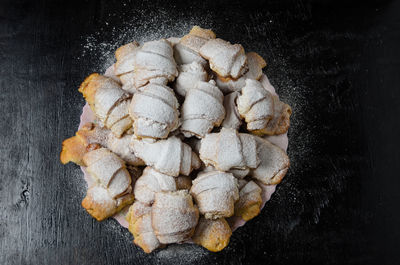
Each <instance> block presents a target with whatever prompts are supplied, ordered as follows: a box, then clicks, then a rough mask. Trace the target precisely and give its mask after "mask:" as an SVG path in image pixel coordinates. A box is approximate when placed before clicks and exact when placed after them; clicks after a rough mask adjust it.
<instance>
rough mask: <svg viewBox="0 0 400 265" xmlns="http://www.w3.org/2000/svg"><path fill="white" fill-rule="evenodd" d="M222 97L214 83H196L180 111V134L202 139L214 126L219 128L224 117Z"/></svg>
mask: <svg viewBox="0 0 400 265" xmlns="http://www.w3.org/2000/svg"><path fill="white" fill-rule="evenodd" d="M223 98H224V95H223V94H222V92H221V91H220V90H219V89H218V87H217V86H216V85H215V82H214V81H210V82H201V81H200V82H197V83H196V85H195V86H194V88H192V89H190V90H189V91H188V92H187V94H186V98H185V102H184V103H183V106H182V110H181V115H182V117H181V120H182V125H181V128H180V130H181V132H182V133H183V135H185V136H186V137H190V136H194V135H195V136H197V137H199V138H203V137H204V136H205V135H206V134H207V133H209V132H210V131H211V130H212V128H214V126H216V127H217V126H219V125H220V124H221V122H222V120H223V119H224V117H225V109H224V106H223V105H222V104H223Z"/></svg>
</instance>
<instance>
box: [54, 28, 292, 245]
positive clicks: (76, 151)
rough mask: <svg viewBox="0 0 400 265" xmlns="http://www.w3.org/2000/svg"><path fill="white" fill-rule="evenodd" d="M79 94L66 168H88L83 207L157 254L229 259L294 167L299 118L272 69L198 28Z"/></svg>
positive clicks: (93, 80)
mask: <svg viewBox="0 0 400 265" xmlns="http://www.w3.org/2000/svg"><path fill="white" fill-rule="evenodd" d="M115 57H116V62H115V63H114V64H113V65H111V66H110V67H109V68H108V69H107V71H106V72H105V73H104V74H103V75H101V74H98V73H93V74H91V75H89V76H88V77H87V78H86V79H85V80H84V81H83V83H82V84H81V86H80V87H79V92H80V93H82V95H83V97H84V98H85V100H86V102H87V103H86V105H85V106H84V108H83V112H82V115H81V123H80V126H79V128H78V131H77V132H76V135H75V136H73V137H71V138H68V139H66V140H64V142H63V144H62V151H61V154H60V160H61V162H62V163H63V164H66V163H68V162H73V163H75V164H77V165H80V166H81V169H82V171H83V175H84V177H85V180H86V181H87V184H88V189H87V193H86V196H85V198H84V199H83V201H82V206H83V207H84V208H85V209H86V211H87V212H88V213H89V214H90V215H91V216H92V217H93V218H95V219H96V220H98V221H102V220H105V219H107V218H110V217H114V218H115V219H117V221H118V222H119V223H120V224H121V225H122V226H124V227H126V228H128V230H129V231H130V232H131V233H132V235H133V237H134V241H133V242H134V243H135V244H136V245H137V246H139V247H140V248H142V249H143V251H145V252H146V253H150V252H152V251H154V250H156V249H158V248H161V247H164V246H166V245H168V244H173V243H190V244H193V243H194V244H199V245H201V246H203V247H204V248H206V249H208V250H210V251H213V252H216V251H221V250H222V249H224V248H225V247H226V246H227V245H228V243H229V239H230V237H231V235H232V232H233V231H235V230H236V229H237V228H238V227H240V226H242V225H244V224H245V222H246V221H249V220H251V219H252V218H254V217H255V216H257V215H258V214H259V213H260V211H261V209H262V208H263V207H264V205H265V203H266V202H267V201H268V200H269V199H270V197H271V195H272V193H273V192H274V191H275V187H276V185H277V184H278V183H279V182H280V181H281V180H282V178H283V177H284V176H285V174H286V173H287V171H288V168H289V158H288V156H287V154H286V149H287V146H288V137H287V131H288V129H289V123H290V115H291V112H292V110H291V108H290V106H289V105H287V104H285V103H284V102H282V101H280V99H279V97H278V95H277V94H276V93H275V90H274V88H273V86H272V85H271V84H270V82H269V81H268V78H267V77H266V76H265V75H264V74H263V71H262V70H263V68H264V67H265V66H266V62H265V60H264V59H263V58H262V57H261V56H260V55H258V54H257V53H255V52H245V51H244V49H243V47H242V45H240V44H231V43H230V42H228V41H226V40H223V39H220V38H217V37H216V35H215V33H214V32H213V31H211V30H209V29H202V28H200V27H198V26H194V27H193V28H192V29H191V31H190V32H189V33H188V34H187V35H185V36H183V37H181V38H175V37H172V38H168V39H160V40H154V41H149V42H145V43H142V44H139V43H137V42H131V43H128V44H126V45H124V46H122V47H120V48H118V49H117V50H116V51H115Z"/></svg>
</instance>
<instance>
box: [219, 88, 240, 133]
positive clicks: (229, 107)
mask: <svg viewBox="0 0 400 265" xmlns="http://www.w3.org/2000/svg"><path fill="white" fill-rule="evenodd" d="M239 95H240V94H239V92H236V91H234V92H232V93H229V94H227V95H225V97H224V108H225V112H226V115H225V119H224V120H223V121H222V124H221V126H222V127H224V128H231V129H235V130H239V128H240V126H241V125H242V119H241V118H240V115H239V112H238V109H237V106H236V99H237V97H238V96H239Z"/></svg>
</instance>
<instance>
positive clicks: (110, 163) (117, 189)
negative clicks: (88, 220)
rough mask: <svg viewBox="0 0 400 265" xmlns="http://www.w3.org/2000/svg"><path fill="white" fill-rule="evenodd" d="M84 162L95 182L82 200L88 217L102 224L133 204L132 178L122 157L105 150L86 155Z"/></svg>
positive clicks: (101, 149) (97, 150)
mask: <svg viewBox="0 0 400 265" xmlns="http://www.w3.org/2000/svg"><path fill="white" fill-rule="evenodd" d="M83 161H84V163H85V165H86V166H87V167H86V170H87V172H88V173H89V174H90V176H91V177H92V178H93V179H94V180H95V182H94V185H93V186H92V187H89V189H88V191H87V194H86V197H85V198H84V199H83V201H82V206H83V208H85V209H86V210H87V211H88V213H89V214H90V215H92V216H93V217H94V218H96V219H97V220H98V221H101V220H104V219H106V218H108V217H110V216H112V215H114V214H116V213H117V212H119V211H120V210H122V209H123V208H124V207H125V206H127V205H129V204H131V203H132V202H133V200H134V196H133V193H132V186H131V182H132V180H131V176H130V175H129V172H128V170H127V169H126V167H125V163H124V161H122V159H121V158H119V157H118V156H117V155H115V154H114V153H112V152H111V151H110V150H108V149H106V148H99V149H96V150H93V151H90V152H88V153H86V154H85V155H84V156H83Z"/></svg>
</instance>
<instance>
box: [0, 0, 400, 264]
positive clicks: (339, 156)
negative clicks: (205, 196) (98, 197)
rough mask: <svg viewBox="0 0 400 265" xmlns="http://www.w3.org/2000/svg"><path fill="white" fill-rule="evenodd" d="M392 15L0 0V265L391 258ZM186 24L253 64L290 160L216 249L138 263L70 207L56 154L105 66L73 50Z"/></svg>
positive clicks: (379, 8) (241, 5)
mask: <svg viewBox="0 0 400 265" xmlns="http://www.w3.org/2000/svg"><path fill="white" fill-rule="evenodd" d="M155 7H157V8H155ZM399 13H400V1H391V2H378V1H376V2H375V1H369V2H365V1H363V2H362V3H361V4H360V3H357V2H351V3H348V2H347V1H346V2H345V1H339V2H338V1H327V0H326V1H322V2H321V1H268V2H265V1H250V2H247V1H230V2H229V4H228V3H227V2H222V1H202V2H198V3H191V4H190V5H188V2H187V1H176V2H173V3H166V2H163V1H151V2H146V1H144V2H131V1H123V2H120V1H79V2H78V1H77V2H74V1H50V0H47V1H45V0H44V1H25V0H17V1H11V0H9V1H7V0H6V1H1V3H0V89H1V93H0V104H1V105H0V106H1V110H0V114H1V116H0V150H1V151H0V161H2V162H1V163H0V174H1V177H0V264H111V265H113V264H377V263H379V264H399V263H400V256H399V253H398V251H397V248H398V245H399V237H400V231H399V229H398V228H397V225H398V223H399V222H400V214H399V211H398V205H399V203H400V193H399V192H398V187H399V184H400V179H399V178H398V175H399V174H398V172H400V163H399V161H400V153H399V150H398V147H399V144H400V141H399V139H398V138H397V137H398V136H399V135H400V126H399V123H398V117H399V114H400V104H399V102H400V92H399V89H398V84H399V83H400V80H399V79H400V75H399V72H400V52H399V50H398V47H399V45H400V20H399V16H398V14H399ZM185 19H186V20H187V21H188V23H186V24H185V25H186V26H187V27H189V26H191V25H190V24H191V23H196V24H200V25H204V26H208V27H212V28H213V29H214V30H215V32H216V33H217V35H218V36H221V37H222V38H224V39H227V40H230V41H231V42H239V43H242V44H243V46H244V47H245V49H248V50H252V51H257V52H258V53H260V54H261V55H262V56H263V57H264V58H265V59H266V61H267V63H268V66H267V68H266V73H267V75H268V76H269V78H270V80H271V82H272V84H273V85H274V86H275V87H276V89H277V91H278V93H279V94H280V95H281V98H282V100H283V101H286V102H288V103H289V104H290V105H291V106H292V108H293V112H294V114H293V116H292V127H291V129H290V131H289V139H290V143H289V156H290V157H291V160H292V165H291V168H290V171H289V173H288V175H287V177H286V178H285V179H284V181H283V182H282V183H281V184H280V185H279V186H278V189H277V191H276V193H275V194H274V195H273V197H272V199H271V201H269V202H268V203H267V205H266V207H265V208H264V210H263V211H262V213H261V214H260V216H258V217H256V218H255V219H254V220H252V221H250V222H249V223H247V224H246V225H245V226H244V227H243V228H240V229H239V230H238V231H236V232H235V233H234V235H233V236H232V239H231V243H230V245H229V246H228V247H227V248H226V249H225V250H223V251H222V252H220V253H209V252H207V251H205V250H204V249H202V248H200V247H198V246H194V245H172V246H169V247H168V248H166V249H163V250H159V251H156V252H155V253H152V254H150V255H147V254H145V253H143V252H142V251H141V250H140V249H139V248H137V247H136V246H134V245H133V244H132V237H131V235H130V234H129V232H128V231H127V230H126V229H124V228H122V227H120V226H119V225H117V223H116V221H114V220H107V221H104V222H102V223H98V222H96V221H95V220H93V219H92V218H91V217H90V216H89V215H88V214H87V213H86V212H85V211H84V210H83V209H82V207H81V206H80V202H81V200H82V198H83V196H84V193H85V189H86V187H85V182H84V180H83V178H82V173H81V171H80V169H79V168H78V167H77V166H75V165H67V166H62V165H61V164H60V163H59V160H58V156H59V152H60V149H61V142H62V140H63V139H65V138H67V137H70V136H72V135H73V134H74V132H75V130H76V128H77V127H78V123H79V115H80V112H81V109H82V106H83V104H84V100H83V99H82V97H81V95H80V94H79V93H78V92H77V87H78V86H79V84H80V82H81V81H82V80H83V78H84V77H85V76H86V75H88V74H90V72H91V71H94V70H96V69H99V67H100V66H99V62H101V60H102V58H100V59H99V58H98V55H96V54H94V53H88V54H86V56H83V57H82V53H83V52H85V47H84V44H85V38H86V36H90V35H93V34H95V33H99V34H98V35H96V36H100V37H98V39H100V40H101V41H103V42H104V43H108V42H110V41H112V40H111V39H110V38H112V34H110V32H111V31H112V28H113V27H116V28H117V29H118V28H121V29H123V28H126V26H124V24H126V23H127V22H129V21H132V22H130V24H129V25H131V26H134V27H137V28H138V29H139V28H141V29H142V30H143V29H144V27H143V25H146V27H147V28H145V30H148V31H149V34H150V33H152V32H153V31H154V30H155V29H156V28H158V32H160V29H159V28H160V27H161V28H162V27H166V28H168V29H169V30H171V29H175V27H176V31H177V32H180V30H181V29H179V28H177V27H178V26H179V25H181V24H179V23H180V22H181V21H182V20H185ZM105 22H107V24H106V23H105ZM163 23H164V24H163ZM120 44H121V45H122V44H123V43H120ZM101 67H102V66H101Z"/></svg>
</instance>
